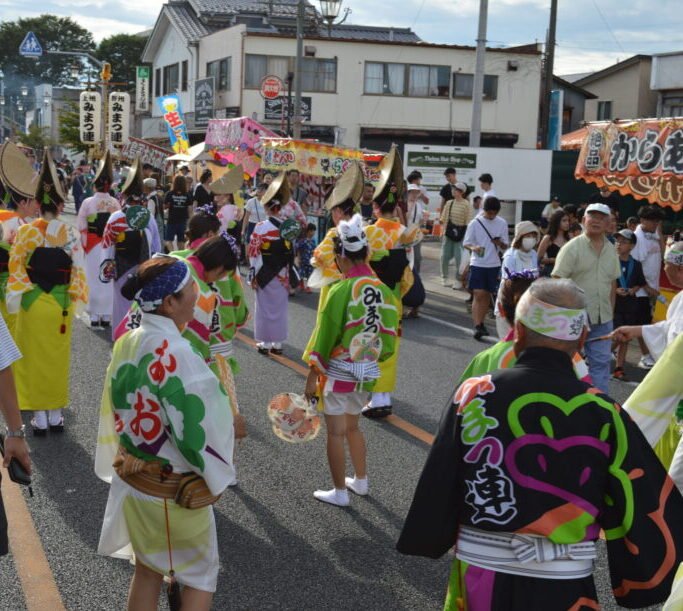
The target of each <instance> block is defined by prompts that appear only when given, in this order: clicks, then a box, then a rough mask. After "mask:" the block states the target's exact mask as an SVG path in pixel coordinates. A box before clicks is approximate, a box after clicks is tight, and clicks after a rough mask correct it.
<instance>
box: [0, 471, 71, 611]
mask: <svg viewBox="0 0 683 611" xmlns="http://www.w3.org/2000/svg"><path fill="white" fill-rule="evenodd" d="M0 469H2V479H3V480H4V481H5V482H6V485H4V486H3V487H2V496H3V501H4V504H5V509H6V511H7V519H8V521H9V529H8V531H9V532H8V534H9V543H10V547H11V548H12V558H13V559H14V564H15V566H16V567H17V573H18V574H19V581H21V589H22V590H23V592H24V600H25V602H26V608H27V609H28V611H45V609H50V611H66V607H64V603H63V602H62V597H61V595H60V594H59V589H58V588H57V584H56V583H55V578H54V575H53V574H52V570H51V569H50V565H49V563H48V561H47V558H46V557H45V551H44V550H43V545H42V543H41V542H40V537H39V536H38V533H37V532H36V527H35V524H34V523H33V519H32V518H31V514H30V512H29V510H28V507H27V506H26V501H25V499H24V496H23V493H22V491H21V490H20V488H19V486H18V485H17V484H14V483H11V482H10V480H9V475H8V474H7V471H6V470H5V469H4V468H2V467H0Z"/></svg>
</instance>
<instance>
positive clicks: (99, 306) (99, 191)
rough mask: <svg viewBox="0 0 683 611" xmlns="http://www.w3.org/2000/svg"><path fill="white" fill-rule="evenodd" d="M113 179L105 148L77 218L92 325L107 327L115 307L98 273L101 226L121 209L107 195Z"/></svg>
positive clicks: (107, 284)
mask: <svg viewBox="0 0 683 611" xmlns="http://www.w3.org/2000/svg"><path fill="white" fill-rule="evenodd" d="M113 180H114V173H113V171H112V166H111V156H110V154H109V151H107V152H106V153H105V155H104V158H103V159H102V162H101V164H100V167H99V169H98V171H97V174H96V175H95V180H94V185H95V194H94V195H93V196H92V197H88V198H87V199H85V200H83V203H82V204H81V207H80V209H79V211H78V218H77V220H76V226H77V227H78V230H79V231H80V232H81V243H82V244H83V250H84V252H85V277H86V278H87V280H88V289H89V291H90V299H89V301H88V314H89V316H90V326H91V327H93V328H96V327H105V328H106V327H109V326H110V325H111V317H112V308H113V307H114V289H113V286H112V284H111V282H110V281H108V280H106V279H104V278H102V277H101V276H100V266H101V265H102V262H103V260H104V249H103V248H102V236H103V235H104V228H105V227H106V225H107V221H108V220H109V217H110V216H111V215H112V213H113V212H116V211H117V210H120V209H121V206H120V205H119V202H118V201H116V200H115V199H114V198H113V197H112V196H111V195H109V189H111V186H112V182H113Z"/></svg>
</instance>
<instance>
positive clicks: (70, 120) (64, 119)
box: [59, 102, 88, 153]
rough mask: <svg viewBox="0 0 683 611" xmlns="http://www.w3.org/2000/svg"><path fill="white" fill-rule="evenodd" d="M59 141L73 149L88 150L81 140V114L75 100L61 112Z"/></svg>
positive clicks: (85, 151) (82, 151) (84, 151)
mask: <svg viewBox="0 0 683 611" xmlns="http://www.w3.org/2000/svg"><path fill="white" fill-rule="evenodd" d="M59 142H60V144H62V145H63V146H66V147H68V148H69V149H71V150H72V151H76V152H79V153H87V151H88V146H87V145H85V144H83V143H82V142H81V132H80V116H79V111H78V104H76V103H75V102H71V103H70V104H68V105H66V106H65V107H64V108H63V109H62V111H61V112H60V113H59Z"/></svg>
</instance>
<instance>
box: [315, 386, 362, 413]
mask: <svg viewBox="0 0 683 611" xmlns="http://www.w3.org/2000/svg"><path fill="white" fill-rule="evenodd" d="M367 401H368V393H367V392H328V393H325V398H324V399H323V412H324V413H325V414H327V415H328V416H343V415H344V414H349V415H351V416H358V414H360V412H361V410H362V409H363V407H364V406H365V404H366V403H367Z"/></svg>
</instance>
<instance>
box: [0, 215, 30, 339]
mask: <svg viewBox="0 0 683 611" xmlns="http://www.w3.org/2000/svg"><path fill="white" fill-rule="evenodd" d="M32 220H33V219H30V218H27V219H26V220H24V219H23V218H21V217H20V216H19V215H18V214H17V213H16V212H14V210H0V316H1V317H2V318H3V319H4V321H5V323H6V324H7V328H8V329H9V332H10V334H11V335H12V336H13V335H14V326H15V323H16V318H17V316H16V314H10V313H9V312H8V311H7V305H6V303H5V298H6V293H7V281H8V280H9V251H10V248H11V246H12V243H13V242H14V240H15V239H16V237H17V231H19V227H21V226H22V225H26V223H28V222H30V221H32Z"/></svg>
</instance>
